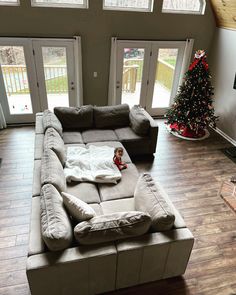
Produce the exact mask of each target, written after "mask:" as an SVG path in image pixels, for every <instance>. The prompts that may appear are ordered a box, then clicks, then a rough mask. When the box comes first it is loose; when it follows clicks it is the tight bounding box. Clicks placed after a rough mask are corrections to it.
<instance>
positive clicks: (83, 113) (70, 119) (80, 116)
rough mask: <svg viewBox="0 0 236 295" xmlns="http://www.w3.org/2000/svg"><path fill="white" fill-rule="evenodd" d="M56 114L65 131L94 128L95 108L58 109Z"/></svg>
mask: <svg viewBox="0 0 236 295" xmlns="http://www.w3.org/2000/svg"><path fill="white" fill-rule="evenodd" d="M54 113H55V115H56V116H57V118H58V119H59V120H60V122H61V124H62V126H63V129H66V130H75V129H76V130H83V129H88V128H92V127H93V106H91V105H85V106H81V107H56V108H54Z"/></svg>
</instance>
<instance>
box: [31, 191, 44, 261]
mask: <svg viewBox="0 0 236 295" xmlns="http://www.w3.org/2000/svg"><path fill="white" fill-rule="evenodd" d="M44 251H45V244H44V241H43V238H42V233H41V216H40V196H39V197H35V198H33V199H32V205H31V218H30V234H29V247H28V255H35V254H39V253H43V252H44Z"/></svg>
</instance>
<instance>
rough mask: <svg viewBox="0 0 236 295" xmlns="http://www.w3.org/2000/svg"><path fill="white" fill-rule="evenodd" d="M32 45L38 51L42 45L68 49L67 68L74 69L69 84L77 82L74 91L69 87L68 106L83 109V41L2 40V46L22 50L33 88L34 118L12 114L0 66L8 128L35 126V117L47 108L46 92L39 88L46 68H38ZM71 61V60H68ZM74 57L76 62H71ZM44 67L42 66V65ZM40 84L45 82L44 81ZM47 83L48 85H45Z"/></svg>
mask: <svg viewBox="0 0 236 295" xmlns="http://www.w3.org/2000/svg"><path fill="white" fill-rule="evenodd" d="M33 44H35V45H36V44H38V46H36V47H37V48H36V49H37V50H38V51H40V50H39V44H43V45H45V46H49V47H50V46H52V47H56V46H62V47H64V46H65V47H66V48H67V66H68V68H69V69H73V70H71V71H69V72H68V81H69V83H71V81H73V82H74V86H73V87H74V89H71V86H72V85H68V86H70V87H68V90H69V103H70V106H80V105H82V104H83V85H82V52H81V38H80V37H79V36H74V37H73V38H70V39H56V38H12V37H0V46H7V45H9V46H23V48H24V55H25V62H26V67H27V77H28V82H29V88H30V95H31V103H32V110H33V113H32V114H12V115H11V114H10V109H9V106H8V100H7V96H6V91H5V85H4V80H3V75H2V71H1V66H0V101H1V104H2V108H3V112H4V115H5V118H6V121H7V123H8V124H12V123H31V122H35V114H36V113H37V112H41V111H43V110H44V109H46V108H47V102H46V103H45V101H46V95H45V92H44V91H45V90H46V88H45V89H44V91H43V90H42V89H41V88H42V87H41V88H40V87H38V86H37V85H38V80H39V79H38V78H39V76H40V75H41V79H42V77H44V72H43V68H42V67H41V68H40V67H37V69H36V64H38V66H39V65H40V61H37V57H36V56H35V55H34V54H33V52H34V48H33ZM39 53H40V52H38V54H37V56H41V62H42V53H40V54H39ZM69 57H70V58H69ZM71 57H73V58H71ZM41 65H42V64H41ZM41 81H44V80H43V79H42V80H41ZM44 83H45V82H44Z"/></svg>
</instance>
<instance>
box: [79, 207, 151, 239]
mask: <svg viewBox="0 0 236 295" xmlns="http://www.w3.org/2000/svg"><path fill="white" fill-rule="evenodd" d="M150 224H151V219H150V216H149V215H148V214H146V213H144V212H138V211H129V212H118V213H111V214H106V215H100V216H95V217H93V218H92V219H90V220H88V221H83V222H81V223H79V224H77V226H76V227H75V228H74V235H75V238H76V240H77V241H78V242H79V243H80V244H84V245H89V244H98V243H105V242H109V241H116V240H120V239H125V238H128V237H135V236H140V235H142V234H145V233H146V232H147V231H148V229H149V227H150Z"/></svg>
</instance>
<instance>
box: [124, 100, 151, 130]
mask: <svg viewBox="0 0 236 295" xmlns="http://www.w3.org/2000/svg"><path fill="white" fill-rule="evenodd" d="M129 119H130V126H131V128H132V129H133V131H134V132H135V133H136V134H138V135H147V134H148V132H149V129H150V121H149V119H148V118H147V117H146V116H145V115H144V113H143V110H142V108H140V107H139V106H137V105H135V106H133V107H132V108H131V110H130V113H129Z"/></svg>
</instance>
